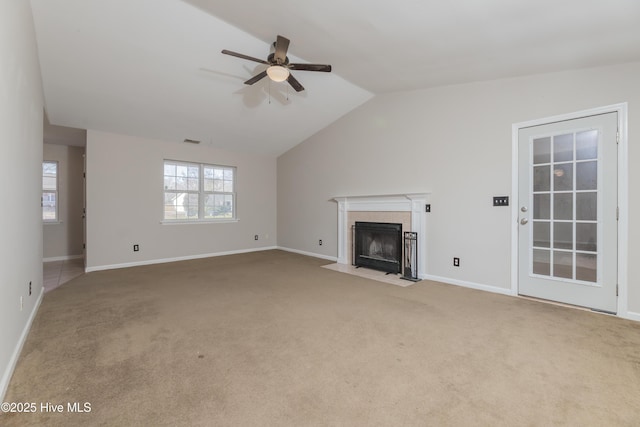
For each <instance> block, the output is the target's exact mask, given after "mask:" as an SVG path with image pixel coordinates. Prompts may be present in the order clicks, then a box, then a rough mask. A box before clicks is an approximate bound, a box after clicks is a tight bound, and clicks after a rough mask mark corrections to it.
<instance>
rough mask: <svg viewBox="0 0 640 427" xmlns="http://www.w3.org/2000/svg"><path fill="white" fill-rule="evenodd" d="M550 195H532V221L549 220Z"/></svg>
mask: <svg viewBox="0 0 640 427" xmlns="http://www.w3.org/2000/svg"><path fill="white" fill-rule="evenodd" d="M550 201H551V195H550V194H534V195H533V218H534V219H550V218H551V202H550Z"/></svg>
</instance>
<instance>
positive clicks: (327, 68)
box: [289, 64, 331, 73]
mask: <svg viewBox="0 0 640 427" xmlns="http://www.w3.org/2000/svg"><path fill="white" fill-rule="evenodd" d="M289 68H290V69H292V70H301V71H324V72H326V73H330V72H331V65H323V64H289Z"/></svg>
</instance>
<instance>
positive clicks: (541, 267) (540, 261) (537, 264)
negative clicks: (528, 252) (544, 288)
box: [533, 249, 551, 276]
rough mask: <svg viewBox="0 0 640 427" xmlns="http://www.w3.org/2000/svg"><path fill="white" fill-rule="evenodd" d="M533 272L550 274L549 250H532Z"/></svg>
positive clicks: (544, 274)
mask: <svg viewBox="0 0 640 427" xmlns="http://www.w3.org/2000/svg"><path fill="white" fill-rule="evenodd" d="M533 274H541V275H543V276H550V275H551V252H549V251H545V250H541V249H534V250H533Z"/></svg>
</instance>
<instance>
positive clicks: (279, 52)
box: [222, 35, 331, 92]
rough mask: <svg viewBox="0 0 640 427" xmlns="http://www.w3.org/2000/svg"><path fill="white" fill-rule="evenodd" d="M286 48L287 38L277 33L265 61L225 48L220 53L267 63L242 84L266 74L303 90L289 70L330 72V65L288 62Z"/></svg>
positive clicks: (287, 46)
mask: <svg viewBox="0 0 640 427" xmlns="http://www.w3.org/2000/svg"><path fill="white" fill-rule="evenodd" d="M288 49H289V39H288V38H286V37H282V36H280V35H279V36H278V38H277V39H276V41H275V42H274V43H273V52H272V53H270V54H269V56H268V57H267V60H266V61H265V60H262V59H258V58H254V57H252V56H247V55H243V54H241V53H237V52H232V51H230V50H226V49H224V50H223V51H222V53H224V54H225V55H231V56H236V57H238V58H242V59H247V60H249V61H254V62H259V63H261V64H265V65H268V67H267V69H266V70H264V71H262V72H261V73H259V74H256V75H255V76H253V77H251V78H250V79H249V80H247V81H246V82H244V84H246V85H252V84H254V83H256V82H258V81H260V80H262V79H263V78H265V77H266V76H269V78H270V79H271V80H273V81H274V82H283V81H285V80H286V81H287V82H289V84H290V85H291V87H293V88H294V89H295V90H296V92H301V91H303V90H304V87H303V86H302V85H301V84H300V82H299V81H298V80H296V78H295V77H293V75H292V74H291V73H290V71H289V70H300V71H324V72H327V73H329V72H331V65H322V64H291V63H289V58H287V50H288Z"/></svg>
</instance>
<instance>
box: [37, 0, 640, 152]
mask: <svg viewBox="0 0 640 427" xmlns="http://www.w3.org/2000/svg"><path fill="white" fill-rule="evenodd" d="M31 4H32V8H33V13H34V19H35V25H36V35H37V41H38V47H39V53H40V63H41V67H42V74H43V83H44V89H45V99H46V110H47V114H48V116H49V119H50V121H51V123H52V124H54V125H59V126H70V127H74V128H81V129H95V130H103V131H109V132H115V133H123V134H128V135H136V136H143V137H149V138H158V139H163V140H175V141H182V140H183V139H185V138H190V139H197V140H201V141H203V142H206V143H208V144H210V145H212V146H215V147H220V148H225V149H232V150H244V151H252V152H259V153H265V154H272V155H278V154H280V153H282V152H284V151H286V150H287V149H289V148H291V147H292V146H294V145H296V144H298V143H300V142H301V141H303V140H304V139H306V138H307V137H309V136H311V135H312V134H314V133H315V132H317V131H319V130H320V129H322V128H324V127H325V126H327V125H328V124H330V123H331V122H333V121H335V120H336V119H338V118H339V117H341V116H343V115H344V114H346V113H347V112H349V111H351V110H352V109H354V108H356V107H357V106H358V105H360V104H362V103H363V102H366V101H367V100H368V99H369V98H370V97H371V96H373V95H374V94H379V93H385V92H391V91H403V90H414V89H420V88H427V87H434V86H441V85H448V84H456V83H464V82H470V81H477V80H488V79H496V78H502V77H513V76H520V75H527V74H535V73H544V72H553V71H560V70H565V69H573V68H582V67H591V66H599V65H606V64H612V63H622V62H630V61H637V60H640V1H638V0H607V1H606V2H605V1H602V0H536V1H533V0H529V1H513V0H483V1H478V0H452V1H449V2H447V1H442V0H438V1H433V0H400V1H395V2H390V1H382V0H369V1H350V2H349V1H344V0H322V1H312V0H309V1H294V0H270V1H256V0H247V1H238V0H108V1H105V0H56V1H51V0H31ZM278 34H281V35H283V36H285V37H288V38H289V39H291V45H290V47H289V55H288V56H289V57H290V59H291V61H292V62H312V63H328V64H331V65H332V66H333V72H332V73H331V74H327V73H314V72H305V71H298V72H294V74H295V76H296V78H297V79H298V80H299V81H300V82H301V83H302V84H303V85H304V86H305V88H306V90H305V91H304V92H301V93H296V92H295V91H294V90H293V89H291V88H290V87H289V86H288V84H287V83H274V82H269V80H268V79H263V80H262V81H260V82H259V83H257V84H255V85H253V86H246V85H244V84H243V82H244V81H245V80H247V79H248V78H249V77H251V76H252V75H254V74H257V73H258V72H260V71H262V70H263V69H264V66H262V65H260V64H258V63H255V62H250V61H245V60H242V59H239V58H235V57H231V56H227V55H222V54H221V53H220V51H221V50H222V49H229V50H232V51H236V52H240V53H244V54H246V55H250V56H253V57H257V58H266V56H267V54H268V53H269V47H270V44H271V43H272V42H273V41H274V40H275V37H276V35H278Z"/></svg>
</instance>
